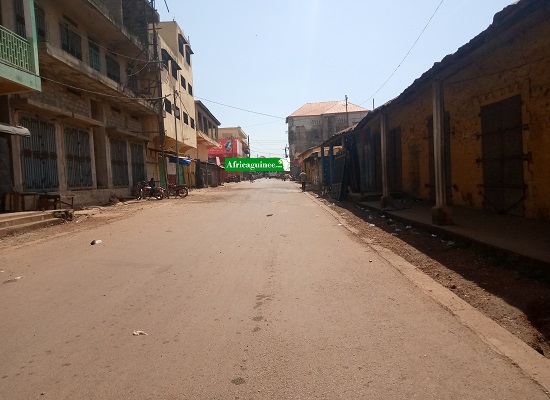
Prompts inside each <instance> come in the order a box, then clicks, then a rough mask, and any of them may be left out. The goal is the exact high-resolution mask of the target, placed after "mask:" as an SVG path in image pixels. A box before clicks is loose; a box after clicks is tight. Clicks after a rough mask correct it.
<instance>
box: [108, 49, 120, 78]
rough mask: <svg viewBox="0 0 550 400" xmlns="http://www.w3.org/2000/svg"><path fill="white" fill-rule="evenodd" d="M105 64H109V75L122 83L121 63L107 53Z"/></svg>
mask: <svg viewBox="0 0 550 400" xmlns="http://www.w3.org/2000/svg"><path fill="white" fill-rule="evenodd" d="M105 64H106V65H107V77H109V78H111V79H112V80H113V81H115V82H119V83H120V65H119V63H118V61H117V60H115V59H114V58H113V57H111V56H108V55H107V56H105Z"/></svg>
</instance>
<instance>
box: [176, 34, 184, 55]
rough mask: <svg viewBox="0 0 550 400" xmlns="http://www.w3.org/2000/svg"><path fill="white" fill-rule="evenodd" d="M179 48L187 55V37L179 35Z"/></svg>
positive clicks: (182, 53) (181, 52)
mask: <svg viewBox="0 0 550 400" xmlns="http://www.w3.org/2000/svg"><path fill="white" fill-rule="evenodd" d="M178 50H179V52H180V54H181V55H182V56H183V57H185V39H184V38H183V36H181V35H178Z"/></svg>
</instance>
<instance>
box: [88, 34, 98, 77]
mask: <svg viewBox="0 0 550 400" xmlns="http://www.w3.org/2000/svg"><path fill="white" fill-rule="evenodd" d="M88 49H89V51H88V53H89V56H90V67H92V68H93V69H95V70H96V71H100V70H101V58H100V54H99V45H98V44H97V43H96V42H94V41H93V40H92V39H89V40H88Z"/></svg>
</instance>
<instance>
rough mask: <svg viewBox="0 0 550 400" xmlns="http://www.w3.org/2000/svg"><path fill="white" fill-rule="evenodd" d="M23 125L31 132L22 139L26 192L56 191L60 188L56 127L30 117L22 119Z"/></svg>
mask: <svg viewBox="0 0 550 400" xmlns="http://www.w3.org/2000/svg"><path fill="white" fill-rule="evenodd" d="M21 125H23V126H24V127H25V128H27V129H28V130H29V131H30V132H31V136H30V137H28V138H21V152H22V156H23V178H24V180H25V181H24V188H25V191H44V192H47V191H55V190H57V189H58V188H59V177H58V174H57V151H56V144H55V126H54V124H52V123H49V122H47V121H44V120H39V119H37V118H33V117H30V116H23V117H21Z"/></svg>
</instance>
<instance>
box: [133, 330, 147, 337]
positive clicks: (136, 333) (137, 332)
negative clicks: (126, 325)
mask: <svg viewBox="0 0 550 400" xmlns="http://www.w3.org/2000/svg"><path fill="white" fill-rule="evenodd" d="M140 335H144V336H147V335H148V334H147V333H145V332H143V331H134V336H140Z"/></svg>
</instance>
